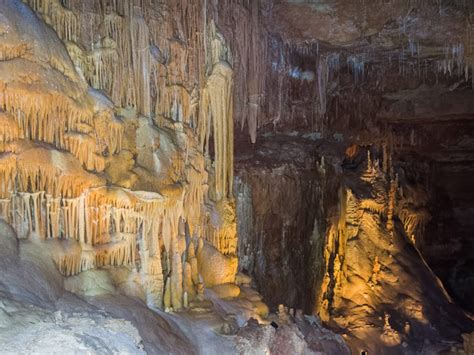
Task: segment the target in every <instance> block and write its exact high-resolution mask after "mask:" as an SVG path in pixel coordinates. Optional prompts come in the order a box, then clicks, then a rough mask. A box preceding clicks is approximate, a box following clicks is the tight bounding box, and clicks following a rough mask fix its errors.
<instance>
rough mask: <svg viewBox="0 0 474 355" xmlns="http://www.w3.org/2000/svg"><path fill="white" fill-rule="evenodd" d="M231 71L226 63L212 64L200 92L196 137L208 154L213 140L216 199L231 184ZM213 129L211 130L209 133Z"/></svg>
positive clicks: (218, 198)
mask: <svg viewBox="0 0 474 355" xmlns="http://www.w3.org/2000/svg"><path fill="white" fill-rule="evenodd" d="M232 100H233V72H232V69H231V68H230V66H229V65H228V64H227V63H225V62H219V63H217V64H215V66H214V68H213V70H212V74H211V75H210V76H209V78H208V79H207V83H206V87H205V88H204V91H203V93H202V101H201V113H200V118H199V137H200V140H201V146H202V148H203V150H205V151H206V152H209V148H208V147H209V140H210V138H211V135H212V138H213V139H214V152H215V182H216V185H215V193H216V199H217V200H220V199H222V198H226V197H227V196H229V194H230V193H231V191H232V184H233V164H234V163H233V159H234V158H233V129H232V127H233V115H232V110H233V101H232ZM211 127H212V131H211Z"/></svg>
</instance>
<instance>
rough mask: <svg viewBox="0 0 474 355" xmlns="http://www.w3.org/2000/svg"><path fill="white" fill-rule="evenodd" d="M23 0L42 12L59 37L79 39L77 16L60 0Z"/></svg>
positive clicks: (66, 39)
mask: <svg viewBox="0 0 474 355" xmlns="http://www.w3.org/2000/svg"><path fill="white" fill-rule="evenodd" d="M23 2H25V3H27V4H28V5H30V7H31V8H32V9H33V10H35V11H36V12H38V13H40V14H41V15H42V16H43V18H44V20H45V22H46V23H48V24H49V25H51V26H52V27H53V28H54V30H55V31H56V33H57V34H58V36H59V38H61V39H62V40H65V41H76V40H77V38H78V29H79V23H78V20H77V17H76V15H75V14H74V13H73V12H72V11H71V10H69V9H66V8H65V7H64V6H63V5H62V4H61V2H60V1H59V0H23Z"/></svg>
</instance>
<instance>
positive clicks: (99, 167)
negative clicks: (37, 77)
mask: <svg viewBox="0 0 474 355" xmlns="http://www.w3.org/2000/svg"><path fill="white" fill-rule="evenodd" d="M84 100H86V98H85V97H84ZM2 109H3V110H4V111H0V120H1V123H2V126H1V128H0V151H5V150H6V149H7V146H6V144H7V143H9V142H12V141H14V140H16V139H19V138H24V139H28V140H32V141H40V142H45V143H49V144H52V145H54V146H55V147H57V148H59V149H64V150H67V151H69V152H71V153H72V154H73V155H74V156H75V157H76V158H77V159H78V160H79V161H80V162H81V164H83V166H84V167H85V168H86V169H87V170H90V171H92V170H95V171H97V172H101V171H103V170H104V168H105V162H104V159H103V157H102V155H101V154H102V152H104V151H105V150H106V149H107V150H108V151H109V153H110V154H115V153H118V152H119V151H120V150H121V146H122V136H123V124H122V122H121V121H120V120H119V119H117V118H115V115H114V114H113V112H110V111H104V112H100V113H98V114H96V115H94V114H93V112H92V109H90V108H87V107H84V108H83V107H78V106H77V105H76V104H75V103H74V102H73V101H72V100H71V99H69V98H68V97H66V96H62V95H47V94H44V95H40V94H38V93H30V92H29V91H25V90H22V91H18V90H11V89H10V90H9V89H8V88H4V90H3V92H2V95H0V110H2Z"/></svg>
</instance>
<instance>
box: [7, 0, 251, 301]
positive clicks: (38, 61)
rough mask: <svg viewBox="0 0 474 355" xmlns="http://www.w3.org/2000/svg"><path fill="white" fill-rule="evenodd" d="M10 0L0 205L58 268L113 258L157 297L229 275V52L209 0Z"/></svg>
mask: <svg viewBox="0 0 474 355" xmlns="http://www.w3.org/2000/svg"><path fill="white" fill-rule="evenodd" d="M4 3H5V6H3V5H2V6H3V7H4V9H2V10H3V11H4V13H5V16H3V17H0V22H1V26H2V27H0V29H2V31H3V30H4V29H6V30H5V33H2V43H1V44H0V59H1V60H0V218H3V219H5V220H6V221H7V222H8V223H10V224H11V225H12V226H13V227H14V229H15V230H16V232H17V235H18V237H19V238H22V239H28V238H29V239H35V240H38V242H41V243H49V245H51V251H52V256H53V259H54V261H55V263H56V265H57V267H58V269H59V271H60V272H61V273H62V274H63V275H65V276H72V275H76V274H78V273H81V272H84V271H87V270H91V269H95V268H104V269H106V270H112V268H117V269H118V270H121V271H120V273H124V272H125V273H127V275H129V276H126V277H125V276H121V277H120V279H129V280H135V281H134V282H138V283H139V284H140V287H141V288H142V289H143V291H140V292H143V298H144V299H145V301H146V302H147V303H148V305H149V306H151V307H158V308H162V307H163V306H164V307H165V308H168V309H175V310H177V309H181V308H183V307H187V306H188V305H189V303H190V302H192V300H193V299H194V298H195V297H196V296H197V294H198V293H199V292H201V294H202V287H203V279H204V281H205V282H206V283H207V284H208V285H209V286H214V285H218V284H222V283H232V282H234V279H235V274H236V271H237V258H236V257H235V254H236V249H237V233H236V221H235V206H234V204H233V202H232V183H233V109H234V102H233V95H234V70H233V67H232V65H233V56H232V53H231V50H230V46H229V45H228V44H227V42H226V40H225V39H224V36H223V35H222V34H221V33H220V32H219V29H218V26H216V25H215V23H214V21H213V20H212V19H207V15H206V16H204V18H203V13H205V11H203V6H205V5H204V4H203V3H201V2H200V1H197V2H196V1H188V0H180V1H178V2H171V1H170V2H169V4H168V5H169V6H168V7H163V8H162V7H159V10H158V9H157V8H155V7H154V5H153V4H152V3H151V2H142V3H140V5H137V3H136V2H133V1H128V0H114V1H112V2H107V3H104V2H100V4H99V3H98V2H97V3H96V2H95V1H93V0H91V1H86V2H83V1H78V0H69V1H66V2H62V1H59V0H24V1H23V3H25V4H28V5H29V6H30V7H31V8H32V9H33V10H34V11H36V12H37V13H38V14H39V15H40V17H39V18H38V17H36V16H33V15H32V13H31V12H30V10H29V9H28V7H27V5H24V4H22V3H21V2H20V1H18V0H13V1H12V2H2V4H4ZM89 5H90V9H89V8H88V6H89ZM96 5H97V6H98V7H99V8H101V9H102V10H101V11H94V10H93V8H94V6H96ZM152 5H153V6H152ZM155 5H156V4H155ZM206 6H208V5H206ZM19 7H21V8H22V9H21V11H20V12H18V11H17V10H18V8H19ZM161 12H163V13H167V14H168V15H169V16H165V17H163V16H162V15H163V14H162V13H161ZM168 12H169V13H168ZM171 13H172V14H171ZM178 14H181V15H180V16H189V14H195V16H193V17H192V18H191V19H190V21H186V23H187V26H186V27H185V28H184V27H180V25H178V24H177V23H176V22H175V21H174V20H172V19H173V18H174V17H175V16H177V15H178ZM27 15H28V16H27ZM22 16H23V17H22ZM41 19H42V20H41ZM43 21H44V22H45V23H47V24H49V25H50V26H51V27H49V26H46V25H45V24H44V23H43ZM28 22H32V26H29V25H28ZM179 23H181V21H179ZM53 29H54V31H53ZM55 32H56V33H55ZM56 36H57V37H56ZM176 36H178V37H176ZM61 40H62V41H61ZM190 43H193V44H194V43H195V44H197V46H196V47H192V46H190V45H189V44H190ZM255 44H256V42H255V43H254V45H255ZM210 144H212V145H213V149H210V148H209V146H210ZM211 151H212V152H211ZM216 205H217V206H216ZM204 240H206V241H208V242H210V243H212V244H213V245H215V246H216V248H217V249H218V250H216V249H212V250H213V252H212V253H211V257H210V258H206V257H203V253H202V250H203V248H204V249H206V250H207V248H208V247H209V248H212V247H211V246H208V245H207V244H206V247H203V241H204ZM198 245H200V248H198V247H197V246H198ZM198 249H199V251H198ZM222 254H226V256H224V255H222ZM216 268H222V270H221V271H219V272H216V271H215V269H216ZM124 270H126V271H124ZM202 274H204V275H202ZM213 274H216V275H215V276H214V275H213ZM140 292H138V291H137V293H140Z"/></svg>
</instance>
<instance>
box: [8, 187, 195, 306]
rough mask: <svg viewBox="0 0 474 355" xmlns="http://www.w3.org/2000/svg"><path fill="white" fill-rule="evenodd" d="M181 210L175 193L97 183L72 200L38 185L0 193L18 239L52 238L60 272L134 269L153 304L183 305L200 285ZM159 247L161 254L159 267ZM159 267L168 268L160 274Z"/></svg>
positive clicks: (186, 303) (193, 249)
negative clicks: (169, 195) (168, 194)
mask: <svg viewBox="0 0 474 355" xmlns="http://www.w3.org/2000/svg"><path fill="white" fill-rule="evenodd" d="M182 197H183V196H182ZM188 202H189V200H188ZM184 214H185V211H184V209H183V198H181V199H179V198H178V199H177V200H173V201H171V200H170V201H168V200H165V199H164V198H163V197H161V196H160V195H157V194H150V193H146V192H132V191H128V190H123V189H115V188H105V187H102V188H95V189H90V190H87V191H85V192H84V193H83V194H82V195H80V196H79V197H77V198H61V197H53V196H52V195H50V194H47V193H45V192H43V191H41V192H34V193H29V192H16V193H13V194H11V197H10V198H9V199H0V218H3V219H5V220H6V221H7V222H9V223H10V224H11V225H12V226H13V227H14V229H15V230H16V231H17V234H18V237H19V238H21V239H24V238H37V239H40V240H44V241H45V242H49V243H52V244H51V245H52V248H53V251H52V253H53V258H54V260H55V263H56V264H57V267H58V269H59V271H60V272H61V273H62V274H63V275H65V276H71V275H76V274H78V273H80V272H83V271H86V270H90V269H93V268H97V267H105V266H113V267H120V266H125V267H129V268H132V269H136V270H138V271H139V272H140V273H142V276H143V278H144V280H146V282H145V283H144V285H143V286H144V287H145V291H146V292H147V293H148V294H149V297H148V301H149V303H151V304H152V305H153V306H156V307H160V308H161V307H163V305H164V306H165V308H173V309H180V308H182V307H186V306H187V305H188V302H189V300H191V299H192V298H193V297H194V296H195V295H196V289H197V288H198V287H199V285H200V280H199V277H198V268H197V259H196V256H195V251H196V250H195V243H193V242H192V241H190V239H189V238H187V237H186V227H185V222H184V219H183V218H182V217H181V216H182V215H184ZM187 240H188V241H187ZM193 240H195V241H197V240H198V239H197V238H196V237H195V238H193ZM163 252H166V254H167V255H168V257H167V258H165V259H164V260H165V262H166V264H165V265H164V266H163V265H162V253H163ZM164 268H165V269H166V270H168V271H169V276H168V277H167V278H165V279H164V277H163V269H164ZM165 284H166V289H165ZM201 286H202V285H201Z"/></svg>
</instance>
